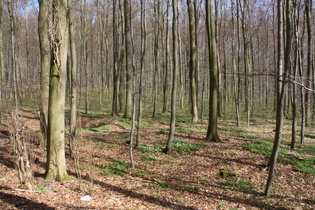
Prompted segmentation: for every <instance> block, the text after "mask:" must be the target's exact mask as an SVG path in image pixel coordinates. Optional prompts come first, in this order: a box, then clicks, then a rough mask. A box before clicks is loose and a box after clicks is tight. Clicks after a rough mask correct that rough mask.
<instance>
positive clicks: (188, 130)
mask: <svg viewBox="0 0 315 210" xmlns="http://www.w3.org/2000/svg"><path fill="white" fill-rule="evenodd" d="M175 131H176V132H178V133H187V134H191V133H193V131H192V130H191V129H190V128H176V129H175Z"/></svg>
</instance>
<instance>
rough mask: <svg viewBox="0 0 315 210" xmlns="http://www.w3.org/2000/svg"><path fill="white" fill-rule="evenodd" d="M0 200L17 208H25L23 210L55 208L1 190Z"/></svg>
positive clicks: (48, 209)
mask: <svg viewBox="0 0 315 210" xmlns="http://www.w3.org/2000/svg"><path fill="white" fill-rule="evenodd" d="M0 200H2V201H3V202H5V203H7V204H9V205H11V206H14V207H16V208H18V209H25V210H33V209H45V210H50V209H51V210H53V209H55V208H52V207H50V206H48V205H47V204H44V203H38V202H35V201H32V200H29V199H26V198H23V197H21V196H18V195H12V194H9V193H5V192H3V191H0Z"/></svg>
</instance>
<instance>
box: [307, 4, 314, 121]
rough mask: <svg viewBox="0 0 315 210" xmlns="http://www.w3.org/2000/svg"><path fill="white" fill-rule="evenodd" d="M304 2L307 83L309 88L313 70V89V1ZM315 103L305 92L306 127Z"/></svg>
mask: <svg viewBox="0 0 315 210" xmlns="http://www.w3.org/2000/svg"><path fill="white" fill-rule="evenodd" d="M304 2H305V13H306V28H307V70H306V71H307V81H309V84H308V85H309V86H311V81H312V70H313V77H314V78H313V79H314V81H313V86H314V88H313V89H315V83H314V82H315V71H314V69H313V68H314V60H313V59H314V43H313V26H314V23H313V21H312V20H313V18H312V11H313V1H312V0H304ZM314 99H315V93H313V100H314ZM314 104H315V103H313V105H312V104H311V92H310V91H307V92H306V95H305V105H306V107H305V123H306V126H308V125H309V124H310V121H311V120H312V119H311V108H313V117H314V116H315V114H314V113H315V112H314V110H315V105H314Z"/></svg>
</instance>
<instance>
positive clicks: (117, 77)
mask: <svg viewBox="0 0 315 210" xmlns="http://www.w3.org/2000/svg"><path fill="white" fill-rule="evenodd" d="M116 8H117V3H116V2H113V99H112V100H113V101H112V116H113V117H116V116H117V115H118V95H119V81H120V72H119V69H120V68H119V59H120V58H119V33H118V29H119V27H118V17H117V11H116Z"/></svg>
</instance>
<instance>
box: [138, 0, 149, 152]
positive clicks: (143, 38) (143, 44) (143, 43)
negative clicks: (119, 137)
mask: <svg viewBox="0 0 315 210" xmlns="http://www.w3.org/2000/svg"><path fill="white" fill-rule="evenodd" d="M145 11H146V4H145V0H141V58H140V59H141V60H140V81H139V104H138V130H137V139H136V147H139V146H140V145H141V141H140V136H141V119H142V97H143V91H142V90H143V74H144V73H143V72H144V67H145V66H144V64H145V54H146V42H147V41H146V40H147V34H146V19H145V18H146V12H145Z"/></svg>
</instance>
